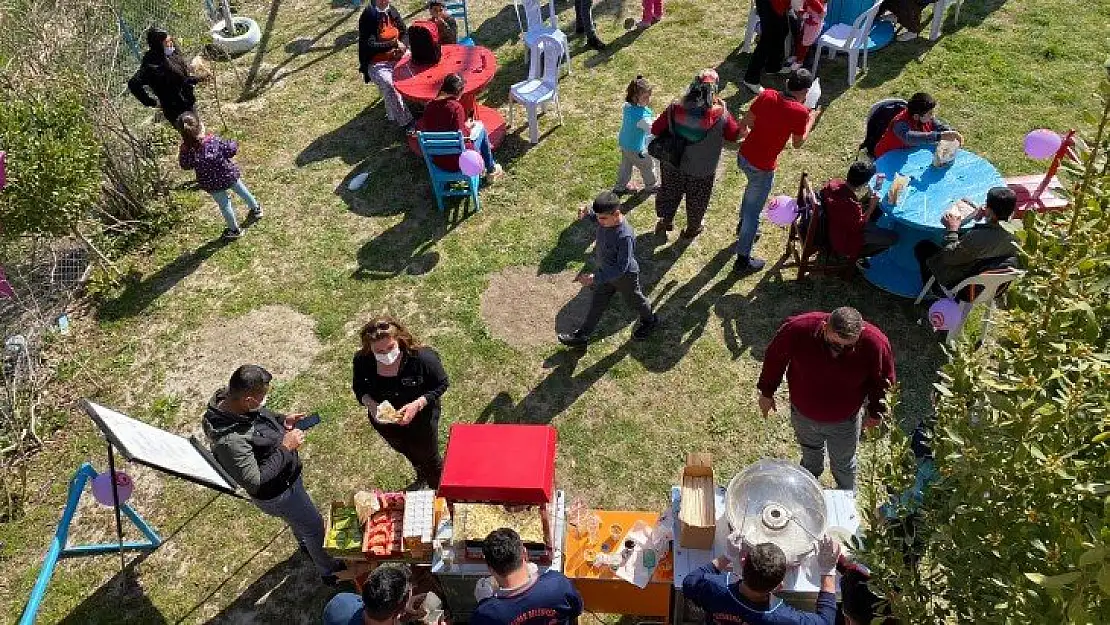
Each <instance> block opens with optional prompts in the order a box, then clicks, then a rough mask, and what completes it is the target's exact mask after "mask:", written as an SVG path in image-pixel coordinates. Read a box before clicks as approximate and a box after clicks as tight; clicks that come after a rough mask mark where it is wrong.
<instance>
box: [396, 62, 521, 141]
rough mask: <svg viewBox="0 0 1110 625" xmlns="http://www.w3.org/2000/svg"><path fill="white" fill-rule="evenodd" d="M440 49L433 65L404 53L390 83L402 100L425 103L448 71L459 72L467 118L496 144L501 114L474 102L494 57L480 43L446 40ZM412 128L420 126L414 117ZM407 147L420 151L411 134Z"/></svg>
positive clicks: (494, 71)
mask: <svg viewBox="0 0 1110 625" xmlns="http://www.w3.org/2000/svg"><path fill="white" fill-rule="evenodd" d="M440 50H441V55H440V60H439V63H436V64H435V65H418V64H416V63H413V61H412V56H411V55H406V56H405V58H403V59H401V61H400V62H399V63H397V66H396V67H395V68H394V70H393V86H394V87H396V89H397V93H400V94H401V97H403V98H405V99H406V100H409V101H412V102H416V103H418V104H427V103H428V102H431V101H432V100H434V99H435V98H436V96H437V95H438V94H439V88H440V85H442V84H443V79H444V78H446V77H447V75H448V74H455V73H457V74H461V75H462V77H463V81H464V83H465V86H464V87H463V93H462V96H460V98H459V101H460V102H462V105H463V108H464V109H466V113H467V115H468V116H469V117H470V118H471V119H475V120H479V121H481V122H482V124H483V125H484V126H485V127H486V132H487V133H488V134H489V141H490V146H491V147H494V148H496V147H497V146H498V145H499V144H500V143H501V141H502V139H504V138H505V118H504V117H503V116H502V115H501V113H499V112H498V111H497V109H494V108H490V107H488V106H482V105H481V104H478V103H477V96H478V94H479V93H481V92H482V90H483V89H485V88H486V87H487V86H488V85H489V83H490V81H492V80H493V77H494V76H495V75H496V74H497V57H495V56H494V55H493V52H492V51H491V50H490V49H489V48H485V47H483V46H464V45H458V44H446V45H443V46H440ZM416 128H417V130H424V128H423V126H422V125H421V120H417V122H416ZM409 147H410V148H413V151H414V152H417V153H419V151H420V150H419V147H417V146H416V138H415V137H413V138H412V139H411V140H410V141H409Z"/></svg>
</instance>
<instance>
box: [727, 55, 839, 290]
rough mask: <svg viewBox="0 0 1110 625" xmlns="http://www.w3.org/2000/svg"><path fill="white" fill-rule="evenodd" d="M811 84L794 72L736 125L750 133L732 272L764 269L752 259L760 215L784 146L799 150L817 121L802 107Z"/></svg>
mask: <svg viewBox="0 0 1110 625" xmlns="http://www.w3.org/2000/svg"><path fill="white" fill-rule="evenodd" d="M780 45H781V44H780ZM812 84H813V74H811V73H809V71H808V70H805V69H798V70H794V72H793V73H791V75H790V79H789V80H787V81H786V90H785V91H771V90H770V89H766V90H764V91H763V93H760V94H759V96H757V97H756V99H755V100H754V101H753V102H752V105H751V107H749V108H748V112H747V113H746V114H745V115H744V119H743V120H741V121H740V125H741V126H742V127H743V128H747V129H748V131H747V135H746V136H745V137H744V142H743V143H741V144H740V151H739V152H737V154H736V163H737V165H739V166H740V171H742V172H744V175H745V176H747V177H748V186H747V187H746V188H745V189H744V198H743V199H742V200H741V201H740V222H739V223H738V224H737V225H736V235H737V238H738V241H737V243H736V265H735V267H734V268H733V270H734V271H738V272H747V271H759V270H760V269H763V265H765V264H766V263H765V262H764V261H763V260H760V259H758V258H752V257H751V253H752V246H753V245H754V244H755V233H756V230H757V229H758V228H759V213H760V212H761V211H762V210H763V205H764V204H766V203H767V197H768V196H770V195H771V189H772V188H773V187H774V185H775V167H776V166H777V165H778V158H779V154H781V153H782V150H783V148H785V147H786V141H787V140H788V139H789V140H792V141H793V144H794V147H796V148H800V147H802V144H803V143H805V140H806V138H807V137H808V136H809V131H810V129H811V128H812V127H813V121H814V120H815V119H817V110H818V109H814V110H813V111H810V110H809V109H807V108H806V105H805V104H803V102H805V100H806V94H807V93H809V88H810V86H811V85H812ZM743 128H742V131H743Z"/></svg>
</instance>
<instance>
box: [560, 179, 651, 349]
mask: <svg viewBox="0 0 1110 625" xmlns="http://www.w3.org/2000/svg"><path fill="white" fill-rule="evenodd" d="M620 205H621V203H620V199H619V198H618V197H617V196H616V195H615V194H614V193H612V192H611V191H605V192H604V193H602V194H601V195H598V196H597V197H596V198H594V203H593V209H592V210H590V209H586V208H582V209H579V211H578V218H579V219H587V220H589V221H592V222H594V223H596V224H597V234H596V235H595V243H594V253H595V254H596V255H597V271H596V272H595V273H581V274H579V275H578V277H577V278H575V280H576V281H578V282H581V283H582V284H583V285H585V286H592V287H594V295H593V299H591V300H590V310H589V312H588V313H586V319H585V321H583V322H582V326H581V327H579V328H578V330H576V331H574V332H571V333H570V334H560V335H559V342H560V343H562V344H563V345H566V346H568V347H584V346H585V345H586V343H587V342H589V340H590V335H591V334H593V331H594V329H595V328H597V323H598V321H600V320H601V315H602V313H604V312H605V308H606V307H607V306H608V305H609V300H610V298H612V297H613V294H614V293H617V292H620V294H621V295H622V296H623V297H624V300H625V301H626V302H628V305H629V306H631V307H633V308H635V309H636V311H637V312H638V313H639V314H640V324H639V325H638V326H636V329H635V330H633V331H632V338H634V339H636V340H643V339H646V338H647V337H648V336H649V335H650V334H651V332H652V330H654V329H655V326H656V325H658V324H659V318H658V317H657V316H656V315H655V314H654V313H652V312H651V304H649V303H648V301H647V298H646V297H644V292H643V291H642V290H641V289H640V265H639V264H637V263H636V254H635V249H636V232H635V231H634V230H633V229H632V225H631V224H629V223H628V221H627V220H626V219H625V218H624V214H623V213H621V210H620Z"/></svg>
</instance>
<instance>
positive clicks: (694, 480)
mask: <svg viewBox="0 0 1110 625" xmlns="http://www.w3.org/2000/svg"><path fill="white" fill-rule="evenodd" d="M680 484H681V488H682V490H681V499H680V507H679V512H678V525H679V532H678V544H679V545H681V546H683V547H689V548H690V549H712V548H713V538H714V536H716V534H717V502H716V486H715V485H714V480H713V455H712V454H707V453H692V454H690V455H688V456H687V457H686V466H685V467H683V469H682V479H681V481H680Z"/></svg>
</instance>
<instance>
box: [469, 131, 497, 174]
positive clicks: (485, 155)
mask: <svg viewBox="0 0 1110 625" xmlns="http://www.w3.org/2000/svg"><path fill="white" fill-rule="evenodd" d="M471 142H472V143H473V144H474V149H475V150H478V153H479V154H481V155H482V161H483V162H485V164H486V173H487V174H489V173H493V167H494V165H496V164H497V161H495V160H493V146H491V145H490V143H489V134H488V133H487V132H486V129H485V128H482V129H480V130H479V131H478V134H477V135H475V137H474V139H472V140H471Z"/></svg>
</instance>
